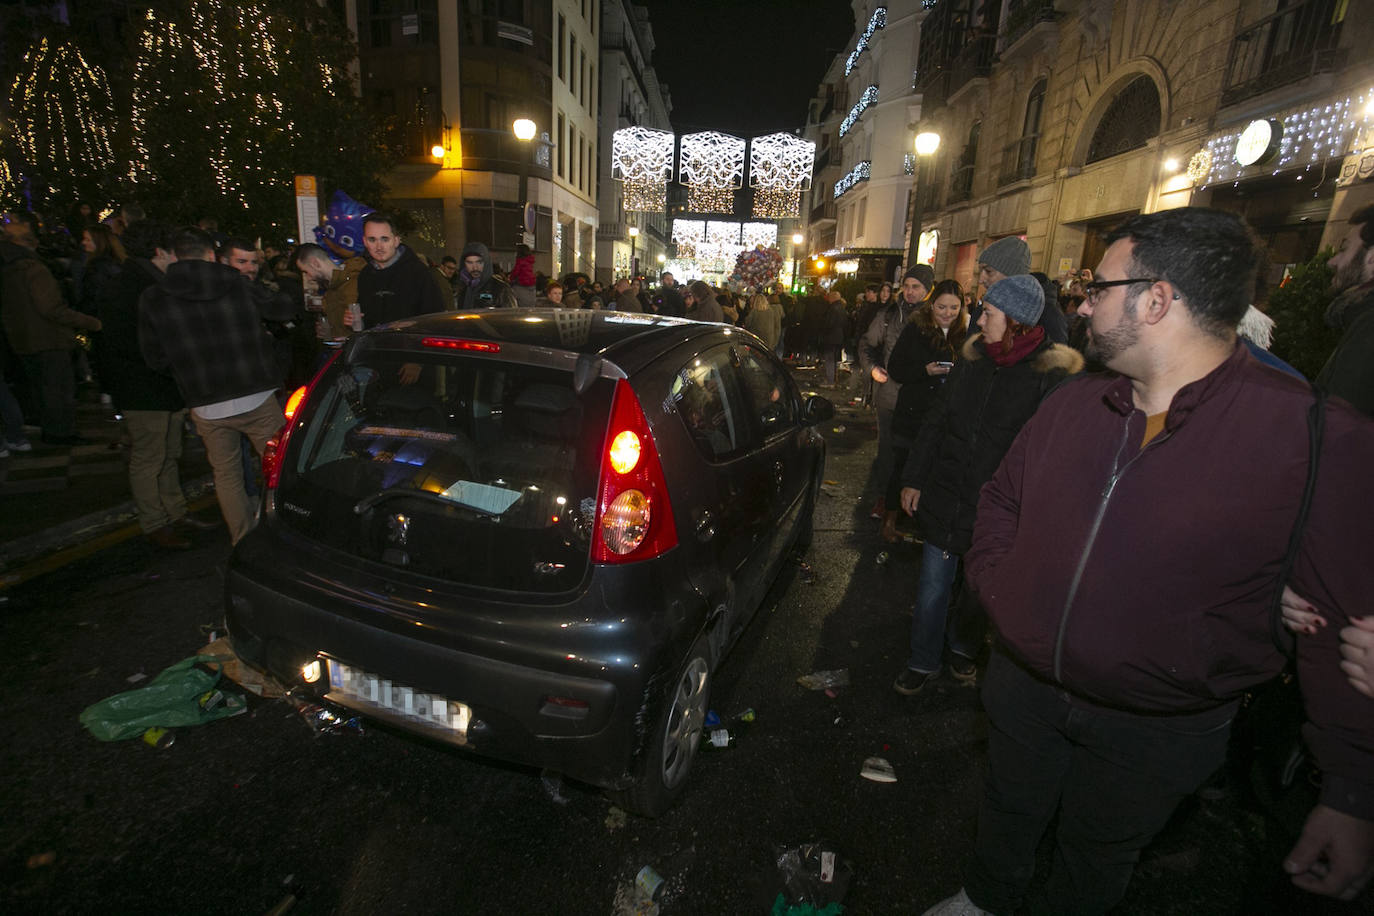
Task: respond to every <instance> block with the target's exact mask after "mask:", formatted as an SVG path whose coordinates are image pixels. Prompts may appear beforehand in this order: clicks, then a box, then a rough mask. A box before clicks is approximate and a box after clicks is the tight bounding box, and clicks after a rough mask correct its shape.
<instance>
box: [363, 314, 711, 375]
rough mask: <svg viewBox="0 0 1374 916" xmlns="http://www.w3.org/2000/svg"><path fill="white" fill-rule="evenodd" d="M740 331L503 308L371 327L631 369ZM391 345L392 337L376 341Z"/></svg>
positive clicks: (660, 319) (677, 321) (382, 332)
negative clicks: (683, 346) (581, 357)
mask: <svg viewBox="0 0 1374 916" xmlns="http://www.w3.org/2000/svg"><path fill="white" fill-rule="evenodd" d="M724 330H729V331H735V330H737V329H735V328H730V327H728V326H726V325H721V324H714V323H710V322H702V321H689V320H687V319H685V318H669V317H666V316H662V315H645V314H639V313H636V312H614V311H602V310H600V309H550V308H503V309H477V310H474V311H466V312H436V313H434V314H431V315H418V316H416V317H414V318H408V319H404V320H402V321H393V322H391V323H390V324H385V325H381V326H379V327H377V328H374V329H373V330H371V331H368V332H367V333H368V335H370V336H374V337H383V336H385V337H390V336H393V335H395V336H401V335H404V336H405V337H407V338H410V337H414V336H423V337H429V336H434V337H450V338H457V339H462V340H480V341H493V342H500V343H511V344H522V345H525V346H531V347H547V348H550V349H555V350H563V351H565V352H569V353H577V354H588V355H593V356H600V357H602V358H605V359H607V360H609V361H611V362H613V363H615V364H617V365H619V366H620V367H621V368H622V369H624V370H625V371H626V372H634V371H635V370H636V369H638V368H639V367H640V366H641V365H643V364H645V363H647V362H650V361H652V360H653V358H654V357H655V356H657V355H659V354H661V353H664V352H665V351H667V350H669V349H671V348H672V347H675V346H677V345H678V344H680V343H684V342H686V341H689V340H692V339H694V338H703V337H709V336H714V335H717V334H719V333H720V332H721V331H724ZM376 342H377V343H378V344H382V345H383V346H385V345H386V344H388V343H391V341H386V342H385V343H383V341H376Z"/></svg>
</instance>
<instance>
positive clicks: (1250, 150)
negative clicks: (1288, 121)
mask: <svg viewBox="0 0 1374 916" xmlns="http://www.w3.org/2000/svg"><path fill="white" fill-rule="evenodd" d="M1282 137H1283V125H1282V124H1281V123H1279V122H1278V121H1276V120H1274V119H1273V118H1260V119H1258V120H1254V121H1251V122H1250V123H1249V125H1247V126H1246V128H1245V130H1243V131H1241V135H1240V139H1239V140H1237V141H1236V161H1237V162H1239V163H1240V164H1241V165H1257V164H1259V163H1261V162H1264V161H1265V160H1267V159H1271V158H1273V156H1274V154H1275V153H1277V152H1278V151H1279V140H1280V139H1281V138H1282Z"/></svg>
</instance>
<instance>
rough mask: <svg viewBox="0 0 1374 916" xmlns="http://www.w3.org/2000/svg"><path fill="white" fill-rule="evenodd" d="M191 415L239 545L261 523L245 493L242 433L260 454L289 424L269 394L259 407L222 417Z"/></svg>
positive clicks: (227, 521)
mask: <svg viewBox="0 0 1374 916" xmlns="http://www.w3.org/2000/svg"><path fill="white" fill-rule="evenodd" d="M191 416H192V417H193V418H194V419H195V422H196V432H198V433H200V438H201V441H202V442H204V443H205V457H206V458H208V459H209V460H210V467H211V468H213V469H214V472H215V498H216V499H218V500H219V511H220V513H221V514H222V515H223V516H224V521H225V524H227V525H228V526H229V537H230V539H231V540H232V541H233V543H235V544H237V543H238V542H239V539H240V538H242V537H243V536H244V535H245V534H247V533H248V532H249V531H252V530H253V526H254V525H256V524H257V513H256V509H255V503H254V501H253V500H252V499H250V498H249V496H248V494H247V493H246V492H244V488H243V456H242V453H241V452H240V450H239V441H240V435H243V436H247V437H248V439H249V441H250V442H252V443H253V448H254V450H255V451H257V453H258V454H259V455H261V454H262V450H263V447H264V446H266V445H267V440H268V439H270V438H272V437H273V436H275V435H276V434H277V433H278V432H279V431H280V430H281V428H282V427H283V426H285V425H286V417H284V416H283V415H282V412H281V405H280V404H278V403H277V399H276V398H275V397H269V398H268V399H267V400H265V401H263V402H262V403H261V404H259V405H258V406H257V407H255V408H253V409H252V410H250V411H248V412H247V413H241V414H238V415H236V416H232V417H225V418H224V419H222V420H207V419H205V418H204V417H199V416H196V415H195V413H194V411H193V412H192V414H191Z"/></svg>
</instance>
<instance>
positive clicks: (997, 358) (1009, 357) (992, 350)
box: [984, 325, 1045, 368]
mask: <svg viewBox="0 0 1374 916" xmlns="http://www.w3.org/2000/svg"><path fill="white" fill-rule="evenodd" d="M1044 339H1045V329H1044V328H1042V327H1040V326H1039V325H1036V326H1035V327H1033V328H1031V329H1030V330H1029V331H1027V332H1026V333H1025V334H1022V335H1021V336H1019V337H1013V338H1012V339H1011V349H1010V350H1007V351H1006V352H1005V353H1004V352H1002V348H1001V347H1000V346H997V345H992V344H988V343H987V342H986V341H984V346H985V347H986V349H987V351H988V356H991V357H992V361H993V362H994V363H996V364H997V365H999V366H1001V367H1003V368H1006V367H1007V366H1014V365H1016V364H1017V363H1019V362H1021V360H1023V359H1025V358H1026V357H1027V356H1029V355H1030V354H1031V353H1032V352H1033V351H1034V350H1035V349H1036V348H1037V347H1039V346H1040V343H1041V341H1043V340H1044Z"/></svg>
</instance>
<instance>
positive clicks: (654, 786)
mask: <svg viewBox="0 0 1374 916" xmlns="http://www.w3.org/2000/svg"><path fill="white" fill-rule="evenodd" d="M712 676H713V672H712V670H711V657H710V646H709V643H708V642H707V640H706V638H705V637H704V636H702V637H699V638H698V639H697V641H696V642H695V643H693V644H692V649H691V651H690V652H688V653H687V659H686V661H684V662H683V663H682V667H681V668H679V669H678V673H677V676H676V677H675V678H674V679H673V681H672V683H671V685H670V686H669V688H668V691H667V695H666V696H665V697H664V699H663V704H662V707H661V708H660V710H659V712H658V715H657V716H655V718H654V725H653V729H652V731H651V732H650V737H649V742H648V745H647V747H646V748H645V750H644V754H643V755H641V757H640V759H639V763H638V765H637V766H636V768H635V773H634V783H633V784H632V785H631V786H630V787H629V788H628V789H624V790H621V791H618V792H611V793H609V794H610V797H611V800H612V801H614V802H615V803H616V804H617V805H619V806H620V807H622V808H624V809H625V810H626V811H629V812H631V813H633V814H639V815H643V816H644V817H658V816H659V815H660V814H663V813H664V812H665V811H667V810H668V809H669V808H671V807H672V805H673V802H675V801H676V800H677V797H678V796H679V795H680V794H681V793H682V788H683V786H685V785H686V783H687V777H688V775H689V774H690V773H691V770H692V762H693V761H694V760H695V759H696V754H697V751H698V750H699V749H700V747H701V736H702V730H703V727H704V723H705V721H706V711H707V709H708V704H709V703H710V699H711V679H712Z"/></svg>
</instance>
